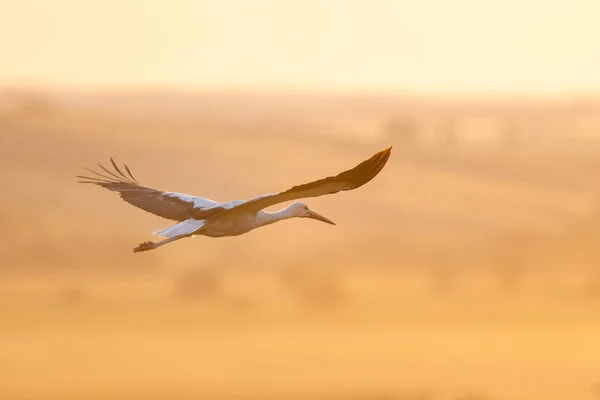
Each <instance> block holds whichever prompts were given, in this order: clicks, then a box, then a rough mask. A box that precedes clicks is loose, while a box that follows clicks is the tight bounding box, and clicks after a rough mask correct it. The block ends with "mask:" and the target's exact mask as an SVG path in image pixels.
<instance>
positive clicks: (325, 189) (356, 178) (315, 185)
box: [222, 146, 392, 215]
mask: <svg viewBox="0 0 600 400" xmlns="http://www.w3.org/2000/svg"><path fill="white" fill-rule="evenodd" d="M391 151H392V146H390V147H388V148H386V149H384V150H382V151H380V152H378V153H376V154H374V155H373V156H372V157H371V158H369V159H367V160H365V161H363V162H361V163H360V164H358V165H357V166H356V167H354V168H352V169H349V170H347V171H344V172H341V173H339V174H337V175H335V176H329V177H327V178H323V179H319V180H316V181H313V182H309V183H304V184H301V185H297V186H293V187H292V188H290V189H288V190H286V191H284V192H280V193H276V194H268V195H264V196H260V197H257V198H255V199H252V200H248V201H247V202H245V203H242V204H240V205H238V206H236V207H233V208H232V209H230V210H226V211H224V212H223V213H222V214H223V215H231V213H233V212H236V213H237V212H240V213H243V212H258V211H259V210H262V209H263V208H267V207H269V206H272V205H275V204H278V203H283V202H286V201H290V200H297V199H301V198H307V197H319V196H323V195H326V194H334V193H337V192H341V191H346V190H352V189H356V188H358V187H360V186H362V185H364V184H365V183H367V182H369V181H370V180H371V179H373V178H374V177H375V176H377V174H379V172H380V171H381V170H382V169H383V167H384V166H385V164H386V163H387V161H388V159H389V158H390V154H391Z"/></svg>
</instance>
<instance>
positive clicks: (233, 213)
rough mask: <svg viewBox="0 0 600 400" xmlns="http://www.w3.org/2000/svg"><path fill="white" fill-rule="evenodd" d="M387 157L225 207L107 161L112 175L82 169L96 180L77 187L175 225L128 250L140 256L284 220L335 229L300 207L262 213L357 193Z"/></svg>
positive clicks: (380, 154)
mask: <svg viewBox="0 0 600 400" xmlns="http://www.w3.org/2000/svg"><path fill="white" fill-rule="evenodd" d="M391 151H392V146H390V147H388V148H386V149H384V150H382V151H380V152H378V153H376V154H375V155H373V156H372V157H371V158H369V159H367V160H365V161H363V162H361V163H360V164H358V165H357V166H356V167H354V168H352V169H349V170H347V171H344V172H342V173H340V174H338V175H335V176H330V177H327V178H323V179H319V180H316V181H313V182H309V183H305V184H302V185H297V186H294V187H292V188H290V189H288V190H286V191H283V192H279V193H274V194H268V195H263V196H259V197H257V198H255V199H252V200H248V201H243V200H234V201H230V202H227V203H219V202H217V201H214V200H210V199H206V198H203V197H197V196H190V195H187V194H184V193H177V192H166V191H162V190H158V189H153V188H150V187H146V186H142V185H140V184H139V183H138V181H137V180H136V178H135V176H134V175H133V174H132V173H131V170H130V169H129V167H128V166H127V165H124V171H123V169H121V168H119V167H118V165H117V164H116V163H115V161H114V160H113V159H112V158H111V159H110V161H111V163H112V166H113V168H114V171H110V170H108V169H107V168H105V167H104V166H102V165H100V164H98V166H99V167H100V168H101V169H102V171H103V172H96V171H93V170H91V169H88V168H85V169H86V170H88V171H90V172H92V173H93V174H94V175H95V176H93V177H89V176H81V175H77V177H78V178H80V179H83V180H80V181H79V182H80V183H92V184H94V185H98V186H102V187H103V188H106V189H108V190H112V191H115V192H118V193H119V195H120V196H121V198H122V199H123V200H125V201H126V202H128V203H129V204H131V205H134V206H136V207H138V208H141V209H142V210H145V211H148V212H150V213H152V214H155V215H158V216H160V217H163V218H166V219H170V220H174V221H177V224H175V225H172V226H170V227H168V228H165V229H161V230H159V231H156V232H153V233H154V234H156V235H158V236H160V237H163V238H164V239H163V240H160V241H157V242H144V243H141V244H140V245H139V246H137V247H135V248H134V249H133V251H134V252H140V251H147V250H152V249H155V248H157V247H159V246H162V245H165V244H167V243H170V242H173V241H175V240H179V239H183V238H185V237H189V236H196V235H203V236H209V237H223V236H237V235H241V234H243V233H246V232H249V231H251V230H253V229H256V228H259V227H261V226H264V225H268V224H272V223H274V222H277V221H281V220H284V219H288V218H313V219H316V220H319V221H322V222H326V223H329V224H332V225H335V224H334V223H333V222H332V221H330V220H329V219H327V218H325V217H324V216H322V215H320V214H318V213H316V212H314V211H312V210H310V209H309V208H308V206H306V205H305V204H304V203H293V204H291V205H290V206H288V207H286V208H284V209H282V210H280V211H277V212H266V211H264V209H265V208H267V207H270V206H272V205H275V204H279V203H283V202H286V201H291V200H297V199H301V198H308V197H318V196H323V195H326V194H333V193H337V192H341V191H346V190H352V189H356V188H358V187H360V186H362V185H364V184H365V183H367V182H369V181H370V180H371V179H373V178H374V177H375V176H376V175H377V174H379V172H380V171H381V170H382V168H383V167H384V166H385V164H386V163H387V160H388V159H389V157H390V154H391Z"/></svg>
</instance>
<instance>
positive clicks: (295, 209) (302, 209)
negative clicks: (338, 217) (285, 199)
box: [289, 203, 335, 225]
mask: <svg viewBox="0 0 600 400" xmlns="http://www.w3.org/2000/svg"><path fill="white" fill-rule="evenodd" d="M289 208H290V210H291V212H292V214H293V215H294V217H298V218H312V219H316V220H318V221H322V222H326V223H328V224H331V225H335V223H334V222H333V221H331V220H330V219H328V218H325V217H324V216H322V215H321V214H319V213H317V212H314V211H313V210H311V209H310V208H308V206H307V205H306V204H304V203H294V204H292V205H291V206H290V207H289Z"/></svg>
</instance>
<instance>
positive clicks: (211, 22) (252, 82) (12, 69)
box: [0, 0, 600, 93]
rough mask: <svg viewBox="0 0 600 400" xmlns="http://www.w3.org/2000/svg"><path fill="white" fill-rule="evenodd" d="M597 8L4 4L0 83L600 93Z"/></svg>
mask: <svg viewBox="0 0 600 400" xmlns="http://www.w3.org/2000/svg"><path fill="white" fill-rule="evenodd" d="M599 18H600V0H497V1H491V0H419V1H415V0H395V1H394V0H360V1H359V0H356V1H352V0H347V1H342V0H297V1H288V0H246V1H244V0H127V1H122V0H98V1H95V0H20V1H15V0H0V52H1V53H0V84H14V85H31V84H44V85H59V86H120V85H129V86H131V85H134V86H137V85H161V86H162V85H164V86H171V85H173V86H208V87H219V86H227V87H237V86H274V87H288V88H289V87H292V88H302V87H304V88H339V89H356V88H366V89H378V90H380V89H392V90H398V89H407V90H413V91H434V92H440V91H441V92H447V91H450V92H451V91H461V92H463V91H466V92H473V91H474V92H488V91H502V92H514V91H521V92H536V93H539V92H543V93H547V92H550V93H562V92H600V23H599V22H598V19H599Z"/></svg>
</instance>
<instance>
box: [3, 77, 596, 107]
mask: <svg viewBox="0 0 600 400" xmlns="http://www.w3.org/2000/svg"><path fill="white" fill-rule="evenodd" d="M158 92H162V94H173V95H198V94H206V95H277V96H317V97H319V96H328V97H342V98H348V97H380V98H390V99H394V98H404V99H407V100H426V101H427V100H433V101H436V100H441V101H443V100H453V101H456V100H459V101H460V100H462V101H492V102H504V101H509V102H521V101H522V102H528V101H534V102H548V103H556V102H558V103H564V102H567V103H568V102H580V101H583V102H600V93H599V92H595V91H589V92H587V91H560V90H558V91H526V90H523V91H514V90H513V91H509V90H506V91H498V90H479V91H475V90H425V89H420V90H417V89H414V88H400V87H389V88H383V87H380V86H346V85H344V86H342V85H328V86H324V85H280V84H273V85H269V84H245V85H240V84H235V85H200V84H186V85H176V84H81V85H76V84H64V85H61V84H54V83H29V84H18V83H17V84H14V83H2V82H0V93H4V94H34V93H37V94H39V93H45V94H50V93H54V94H63V95H102V94H115V95H119V94H132V93H136V94H140V95H152V94H156V93H158Z"/></svg>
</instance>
